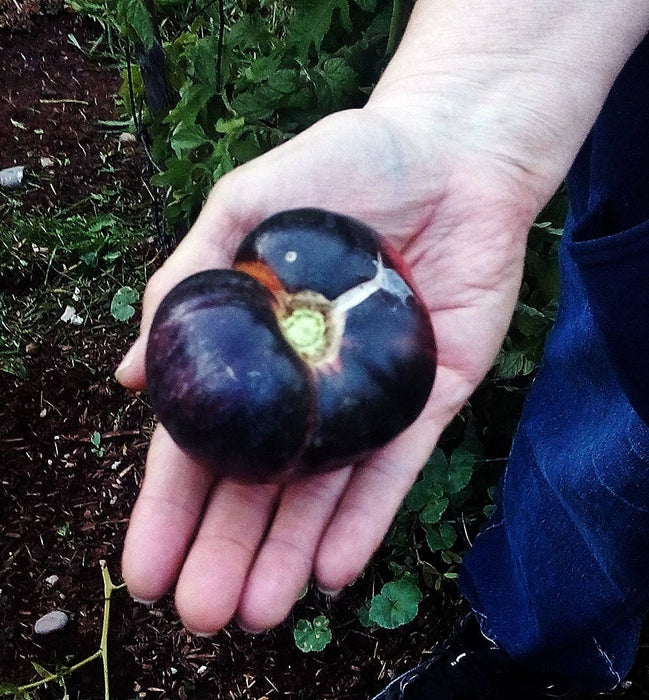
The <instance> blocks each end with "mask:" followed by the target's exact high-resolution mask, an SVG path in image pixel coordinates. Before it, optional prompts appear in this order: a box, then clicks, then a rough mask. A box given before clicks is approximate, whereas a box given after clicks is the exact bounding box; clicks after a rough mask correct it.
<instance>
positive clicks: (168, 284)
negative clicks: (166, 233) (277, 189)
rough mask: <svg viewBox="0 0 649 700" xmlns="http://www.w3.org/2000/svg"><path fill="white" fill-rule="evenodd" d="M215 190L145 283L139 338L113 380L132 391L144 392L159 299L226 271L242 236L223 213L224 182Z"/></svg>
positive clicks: (238, 223) (239, 225)
mask: <svg viewBox="0 0 649 700" xmlns="http://www.w3.org/2000/svg"><path fill="white" fill-rule="evenodd" d="M227 179H228V178H227V177H225V178H223V180H222V181H219V183H218V184H217V186H215V187H214V188H213V190H212V192H211V193H210V196H209V197H208V200H207V202H206V204H205V206H204V207H203V210H202V211H201V213H200V215H199V217H198V218H197V219H196V222H195V223H194V225H193V226H192V228H191V230H190V231H189V232H188V233H187V235H186V236H185V237H184V238H183V240H182V241H181V242H180V244H179V245H178V247H177V248H176V250H175V251H174V252H173V254H172V255H171V256H170V257H169V258H168V259H167V260H166V261H165V263H164V264H163V265H162V267H161V268H160V269H159V270H157V271H156V272H155V273H154V274H153V275H152V276H151V278H150V279H149V281H148V282H147V285H146V289H145V290H144V297H143V300H142V320H141V322H140V334H139V336H138V338H137V339H136V341H135V342H134V343H133V345H132V346H131V348H130V349H129V351H128V352H127V353H126V355H125V356H124V358H123V360H122V361H121V363H120V365H119V366H118V367H117V369H116V370H115V378H116V379H117V381H118V382H119V383H120V384H122V386H124V387H126V388H127V389H131V390H133V391H140V390H143V389H144V388H145V383H146V380H145V369H144V356H145V352H146V345H147V338H148V335H149V329H150V327H151V322H152V321H153V316H154V315H155V312H156V310H157V308H158V306H159V305H160V302H161V301H162V299H163V298H164V297H165V296H166V295H167V294H168V293H169V291H170V290H171V289H172V288H173V287H175V286H176V285H177V284H178V283H179V282H181V281H182V280H183V279H185V278H186V277H188V276H189V275H191V274H194V273H195V272H200V271H201V270H206V269H211V268H223V267H230V265H231V263H232V259H233V257H234V250H235V248H236V246H237V245H238V242H239V240H240V239H241V237H242V236H243V235H244V233H245V230H246V228H245V227H246V226H247V225H248V222H241V221H237V220H235V218H234V216H233V215H230V214H228V213H227V207H226V204H225V203H226V202H227V197H224V196H223V194H222V190H223V189H224V188H223V185H221V184H220V183H221V182H223V183H224V184H225V180H227Z"/></svg>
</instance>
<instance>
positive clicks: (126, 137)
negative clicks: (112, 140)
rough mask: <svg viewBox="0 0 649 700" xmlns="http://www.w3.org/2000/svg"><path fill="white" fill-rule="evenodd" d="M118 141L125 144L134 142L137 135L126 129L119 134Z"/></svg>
mask: <svg viewBox="0 0 649 700" xmlns="http://www.w3.org/2000/svg"><path fill="white" fill-rule="evenodd" d="M119 142H120V143H121V144H122V145H123V146H125V145H127V144H129V143H136V142H137V136H136V135H135V134H131V133H129V132H128V131H125V132H124V133H123V134H120V135H119Z"/></svg>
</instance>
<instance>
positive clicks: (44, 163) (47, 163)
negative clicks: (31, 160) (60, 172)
mask: <svg viewBox="0 0 649 700" xmlns="http://www.w3.org/2000/svg"><path fill="white" fill-rule="evenodd" d="M53 165H54V161H53V160H52V159H51V158H49V157H48V156H43V158H41V168H51V167H52V166H53Z"/></svg>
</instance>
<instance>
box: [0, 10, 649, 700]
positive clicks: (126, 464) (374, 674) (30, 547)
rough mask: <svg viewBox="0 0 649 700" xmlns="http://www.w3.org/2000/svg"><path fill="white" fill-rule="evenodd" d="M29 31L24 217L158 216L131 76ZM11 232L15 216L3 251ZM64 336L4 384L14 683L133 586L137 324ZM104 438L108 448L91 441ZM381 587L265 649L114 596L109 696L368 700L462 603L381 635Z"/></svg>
mask: <svg viewBox="0 0 649 700" xmlns="http://www.w3.org/2000/svg"><path fill="white" fill-rule="evenodd" d="M28 24H29V25H31V26H28V27H27V28H21V29H19V30H13V31H12V30H11V29H10V28H6V29H1V30H0V169H1V168H6V167H10V166H13V165H23V166H26V171H25V172H26V182H25V187H24V192H23V193H22V194H21V197H20V202H21V204H20V206H22V207H24V208H26V209H31V210H34V211H36V210H38V211H41V212H47V211H50V210H54V209H57V208H58V209H60V208H62V207H67V208H68V209H69V210H70V211H75V210H76V209H77V208H82V207H83V203H84V202H87V201H91V200H92V199H93V198H95V199H96V198H97V196H100V195H101V193H102V192H106V191H112V192H114V191H116V190H118V191H119V192H120V193H121V195H120V196H122V197H124V198H125V200H126V201H127V203H128V204H129V206H132V209H133V211H134V212H141V211H142V210H143V209H146V208H147V207H151V201H150V197H149V194H148V189H147V187H146V182H145V180H144V179H143V177H142V173H143V171H144V170H145V160H144V158H143V156H142V154H141V152H140V150H139V148H138V147H137V145H136V144H135V145H134V144H127V145H124V144H119V142H118V136H119V130H117V131H116V130H115V129H114V128H113V127H114V124H113V125H111V124H112V123H113V122H116V121H117V120H119V114H118V111H117V108H116V100H115V95H116V93H117V91H118V89H119V85H120V75H119V71H118V70H117V69H116V68H115V67H114V65H111V64H110V63H107V62H106V60H102V59H100V58H98V57H97V56H96V55H95V54H92V53H89V47H91V46H92V44H93V41H94V40H95V39H96V38H97V37H98V36H99V34H100V28H99V26H98V25H94V24H91V23H89V22H88V21H84V20H82V19H80V18H79V17H78V16H76V15H73V14H70V13H65V12H64V13H60V14H57V15H56V16H40V15H36V16H34V17H32V18H30V22H29V23H28ZM79 46H80V47H82V48H84V51H82V50H80V49H79V48H78V47H79ZM5 213H6V212H5ZM2 222H3V218H2V211H0V237H2V235H3V231H2V227H3V225H6V224H3V223H2ZM151 240H152V241H153V243H151V242H149V244H148V245H143V246H142V247H140V248H137V249H135V250H133V251H129V253H130V254H131V255H132V256H133V265H134V266H137V265H140V264H142V265H145V264H150V262H151V261H152V260H153V261H154V262H153V264H155V263H156V261H158V258H159V251H157V250H156V246H155V238H152V239H151ZM139 258H141V259H139ZM8 291H14V292H15V290H8ZM2 292H3V289H2V288H1V286H0V294H2ZM57 328H58V326H56V325H55V326H54V327H53V328H51V329H48V331H47V332H44V333H40V334H39V342H38V343H28V344H26V346H25V348H24V363H25V367H26V373H25V375H24V376H20V377H17V376H15V375H13V374H6V373H2V372H0V401H1V402H2V403H1V405H0V453H1V456H0V687H1V685H2V683H3V682H4V683H14V684H23V683H26V682H28V681H29V680H33V679H34V678H36V677H37V668H36V667H35V666H34V663H35V664H38V665H40V666H42V667H45V668H47V669H55V668H60V667H62V666H70V665H72V664H75V663H77V662H79V661H80V660H82V659H83V658H85V657H87V656H89V655H91V654H93V653H94V652H95V651H96V650H97V648H98V645H99V641H100V632H101V627H102V614H103V605H104V600H103V588H102V578H101V571H100V562H101V561H105V562H106V565H107V567H108V571H109V572H110V574H111V576H112V578H113V580H114V581H116V582H119V580H120V551H121V547H122V543H123V539H124V534H125V530H126V527H127V524H128V519H129V513H130V509H131V507H132V505H133V502H134V500H135V497H136V494H137V491H138V487H139V484H140V481H141V478H142V465H143V461H144V456H145V453H146V446H147V443H148V439H149V437H150V434H151V430H152V425H153V418H152V413H151V410H150V407H149V405H148V403H147V401H146V397H145V396H142V395H137V394H136V395H134V394H130V393H128V392H126V391H124V390H123V389H122V388H120V387H119V386H118V385H117V383H116V382H115V381H114V379H113V377H112V373H113V370H114V368H115V366H116V365H117V363H118V361H119V358H120V357H121V355H122V354H123V352H124V351H125V350H126V348H127V347H128V344H129V342H130V341H131V340H132V338H133V334H134V328H135V325H134V324H121V325H120V324H117V323H115V324H108V323H104V324H94V325H93V324H90V325H84V326H81V327H79V329H78V330H76V331H74V332H72V333H71V332H70V331H69V329H67V332H66V333H61V332H59V331H58V330H57ZM2 330H3V329H2V327H1V326H0V333H2ZM95 432H96V433H99V435H100V441H99V443H98V442H97V440H96V439H95V442H94V443H93V441H92V440H91V438H92V436H93V434H94V433H95ZM376 583H377V585H380V583H381V581H377V582H376ZM359 587H361V588H362V591H363V595H362V596H361V594H360V593H359ZM367 591H368V583H367V581H366V580H365V581H361V582H360V583H359V584H357V585H356V586H353V587H351V588H350V589H349V590H347V591H345V592H343V593H342V594H341V595H340V596H339V597H338V598H337V599H336V600H334V601H331V600H329V599H327V598H326V597H325V596H323V595H321V594H319V593H318V592H317V591H310V592H309V593H307V595H306V596H305V597H304V598H303V599H302V600H301V601H300V602H299V603H298V605H297V606H296V609H295V611H294V612H293V614H292V616H291V618H290V619H289V620H288V621H287V622H286V623H285V624H284V625H282V626H280V627H279V628H277V629H275V630H273V631H270V632H267V633H265V634H260V635H256V636H252V635H249V634H247V633H245V632H244V631H242V630H240V629H238V628H237V627H236V626H232V627H230V628H227V629H226V630H224V631H222V632H221V633H219V634H218V635H216V636H215V637H214V638H212V639H204V638H199V637H196V636H193V635H192V634H190V633H189V632H187V631H186V630H185V629H184V628H183V626H182V624H181V623H180V622H179V620H178V617H177V615H176V613H175V610H174V607H173V601H172V598H171V596H169V597H168V598H166V599H164V600H162V601H161V602H160V603H159V604H156V605H154V606H145V605H140V604H137V603H135V602H134V601H132V600H131V599H130V598H129V596H128V594H127V593H126V592H125V591H124V590H120V591H116V592H115V593H114V594H113V597H112V608H111V620H110V630H109V636H108V642H109V644H108V649H109V669H110V682H111V697H112V698H113V699H114V700H122V699H131V698H195V699H200V698H206V699H208V698H214V699H220V698H233V699H234V698H251V699H255V700H262V699H264V698H268V699H269V700H270V699H272V698H284V697H288V698H305V699H307V698H308V699H313V700H318V699H327V698H365V697H368V696H369V695H371V694H372V693H373V692H375V691H377V690H378V689H379V688H381V687H383V686H384V685H385V684H386V683H387V682H388V681H389V680H390V679H391V678H392V677H393V676H394V675H395V674H396V673H398V672H400V671H402V670H404V669H405V668H407V667H409V666H410V665H412V664H413V663H416V662H417V661H419V660H420V659H422V658H425V657H426V655H427V654H428V653H429V652H430V649H431V647H432V645H433V644H434V643H435V642H436V641H437V640H439V639H441V638H443V637H444V636H445V634H446V633H447V632H448V630H449V629H450V628H451V626H452V625H453V624H454V622H455V621H456V620H457V619H458V618H459V616H460V615H461V614H462V606H461V604H459V603H457V602H456V600H457V596H454V595H451V594H449V593H446V594H445V595H441V594H439V595H438V594H435V595H429V596H427V598H426V599H425V600H424V602H423V603H422V606H421V613H420V615H419V616H418V618H417V619H416V621H415V622H413V623H412V624H410V625H406V626H404V627H402V628H399V629H397V630H394V631H387V630H368V629H366V628H364V627H362V626H361V625H360V623H359V622H358V616H357V609H358V607H359V606H360V605H361V604H362V603H363V600H364V597H365V596H366V594H367ZM52 610H63V611H65V612H66V613H67V614H68V615H69V619H70V621H69V623H68V625H67V626H66V627H65V629H63V630H62V631H61V632H59V633H55V634H52V635H46V636H39V635H36V634H35V633H34V623H35V622H36V621H37V620H38V619H39V618H40V617H41V616H42V615H44V614H45V613H47V612H50V611H52ZM318 614H326V615H327V616H328V617H329V618H330V620H331V624H332V628H333V632H334V639H333V641H332V643H331V644H329V646H328V647H327V648H326V649H325V650H324V651H323V652H320V653H311V654H305V653H303V652H301V651H299V650H298V649H297V647H296V646H295V644H294V640H293V627H294V624H295V621H296V620H297V619H299V618H303V617H304V618H308V619H313V618H314V617H315V616H316V615H318ZM648 662H649V657H648V655H647V653H646V652H645V650H644V648H643V649H642V650H641V654H640V658H639V660H638V663H637V664H636V668H635V669H634V672H633V674H632V676H631V687H630V689H629V690H628V691H627V692H626V693H624V697H625V698H649V691H645V689H646V688H649V684H648V683H647V671H646V668H647V664H648ZM66 692H67V695H65V697H69V698H71V699H72V700H76V699H78V700H95V699H100V698H103V697H104V690H103V680H102V671H101V665H100V663H99V662H98V661H97V660H95V661H93V662H92V663H90V664H88V665H86V666H84V667H82V668H81V669H79V670H78V671H76V672H75V673H74V674H72V675H70V676H68V677H67V678H66ZM39 697H41V698H61V697H64V690H63V689H62V688H61V687H58V686H56V685H53V687H50V688H47V689H45V690H40V691H39ZM521 700H524V699H521Z"/></svg>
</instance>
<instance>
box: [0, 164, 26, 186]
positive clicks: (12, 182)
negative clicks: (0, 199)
mask: <svg viewBox="0 0 649 700" xmlns="http://www.w3.org/2000/svg"><path fill="white" fill-rule="evenodd" d="M24 174H25V166H24V165H14V166H13V167H12V168H4V169H2V170H0V187H20V186H21V185H22V183H23V175H24Z"/></svg>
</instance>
